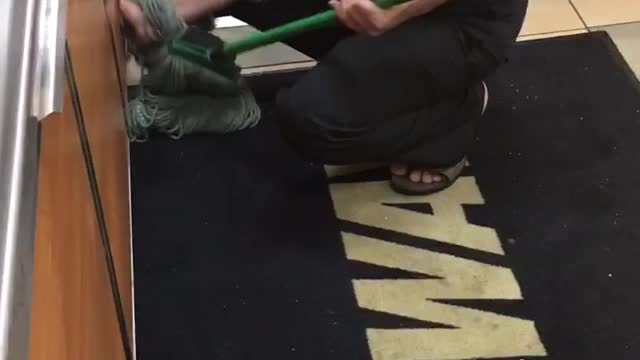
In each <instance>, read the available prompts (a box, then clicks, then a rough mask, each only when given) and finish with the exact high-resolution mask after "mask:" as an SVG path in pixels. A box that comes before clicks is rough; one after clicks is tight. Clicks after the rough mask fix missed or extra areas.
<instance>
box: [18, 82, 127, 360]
mask: <svg viewBox="0 0 640 360" xmlns="http://www.w3.org/2000/svg"><path fill="white" fill-rule="evenodd" d="M64 106H65V107H64V109H65V113H64V115H62V116H60V115H58V116H54V117H52V118H50V119H47V120H45V122H44V124H43V129H42V142H41V158H40V176H39V188H38V213H37V225H36V243H35V259H34V262H35V268H34V289H33V307H32V325H31V351H30V360H87V359H91V360H103V359H104V360H119V359H124V358H125V357H124V350H123V347H122V342H121V337H120V332H119V327H118V322H117V319H116V313H115V307H114V305H113V300H112V293H111V286H110V283H109V278H108V273H107V268H106V262H105V258H104V251H103V248H102V245H101V242H100V235H99V231H98V225H97V218H96V212H95V208H94V203H93V201H92V197H91V189H90V185H89V180H88V177H87V170H86V167H85V162H84V159H83V155H82V148H81V143H80V137H79V135H78V128H77V125H76V121H75V117H74V116H73V107H72V104H71V101H70V97H69V92H68V89H67V93H66V95H65V104H64Z"/></svg>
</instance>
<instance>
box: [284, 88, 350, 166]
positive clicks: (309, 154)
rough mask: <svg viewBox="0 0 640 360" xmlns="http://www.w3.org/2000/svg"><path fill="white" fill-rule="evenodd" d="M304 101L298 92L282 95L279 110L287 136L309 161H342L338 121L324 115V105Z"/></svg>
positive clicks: (299, 152)
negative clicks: (336, 124) (336, 123)
mask: <svg viewBox="0 0 640 360" xmlns="http://www.w3.org/2000/svg"><path fill="white" fill-rule="evenodd" d="M302 100H303V99H301V98H300V95H299V94H297V93H296V92H295V91H282V92H281V93H280V94H279V96H278V100H277V112H278V122H279V126H280V129H281V133H282V135H283V137H284V138H285V140H286V141H287V143H288V144H289V145H290V146H291V147H292V148H293V149H294V150H295V151H296V152H297V153H298V154H299V155H300V156H302V157H303V158H304V159H305V160H308V161H311V162H315V163H321V164H328V163H334V162H336V161H340V148H341V145H343V144H341V142H340V140H339V138H340V134H339V132H340V131H336V129H337V127H336V126H335V124H334V122H335V121H334V120H332V118H331V117H329V116H327V115H325V114H323V111H321V110H322V109H321V108H320V107H321V104H319V103H317V102H308V101H302ZM332 124H333V125H332Z"/></svg>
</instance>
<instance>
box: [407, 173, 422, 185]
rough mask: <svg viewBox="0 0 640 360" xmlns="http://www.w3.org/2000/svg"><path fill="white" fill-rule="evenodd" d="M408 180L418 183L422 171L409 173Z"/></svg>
mask: <svg viewBox="0 0 640 360" xmlns="http://www.w3.org/2000/svg"><path fill="white" fill-rule="evenodd" d="M409 179H410V180H411V181H413V182H415V183H418V182H420V181H421V180H422V171H420V170H413V171H411V173H410V174H409Z"/></svg>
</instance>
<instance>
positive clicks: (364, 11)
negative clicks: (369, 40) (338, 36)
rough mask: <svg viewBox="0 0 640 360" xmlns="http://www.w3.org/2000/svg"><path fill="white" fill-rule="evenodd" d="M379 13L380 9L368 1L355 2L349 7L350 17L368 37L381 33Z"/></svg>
mask: <svg viewBox="0 0 640 360" xmlns="http://www.w3.org/2000/svg"><path fill="white" fill-rule="evenodd" d="M380 11H381V10H380V8H378V6H377V5H375V4H374V3H373V2H371V1H369V0H366V1H361V0H356V1H354V2H353V5H352V6H351V13H352V14H353V15H352V16H353V17H354V19H356V21H357V22H358V23H359V24H360V25H361V26H362V27H363V28H364V30H365V31H366V33H367V34H369V35H376V34H378V33H379V32H380V31H382V29H381V26H380V25H381V24H380V23H379V21H378V15H379V14H380Z"/></svg>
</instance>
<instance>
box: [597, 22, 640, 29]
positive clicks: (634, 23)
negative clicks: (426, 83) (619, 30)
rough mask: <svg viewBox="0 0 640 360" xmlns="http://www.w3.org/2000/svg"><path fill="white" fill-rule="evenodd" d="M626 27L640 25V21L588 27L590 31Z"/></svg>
mask: <svg viewBox="0 0 640 360" xmlns="http://www.w3.org/2000/svg"><path fill="white" fill-rule="evenodd" d="M624 25H640V20H636V21H623V22H619V23H611V24H602V25H595V26H591V27H588V29H602V28H606V27H611V26H624Z"/></svg>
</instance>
